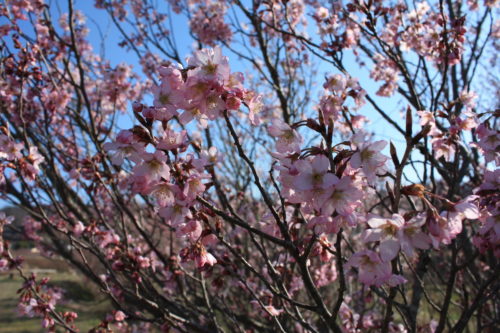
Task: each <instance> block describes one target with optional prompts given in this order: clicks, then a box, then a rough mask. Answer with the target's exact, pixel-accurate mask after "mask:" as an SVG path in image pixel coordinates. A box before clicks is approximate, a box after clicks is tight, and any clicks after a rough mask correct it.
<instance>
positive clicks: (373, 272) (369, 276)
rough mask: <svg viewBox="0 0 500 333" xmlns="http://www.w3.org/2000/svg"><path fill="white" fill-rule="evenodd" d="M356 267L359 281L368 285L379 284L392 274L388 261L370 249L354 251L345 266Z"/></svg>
mask: <svg viewBox="0 0 500 333" xmlns="http://www.w3.org/2000/svg"><path fill="white" fill-rule="evenodd" d="M350 267H356V268H358V277H359V281H360V282H361V283H363V284H366V285H368V286H371V285H375V286H381V285H382V284H383V283H385V282H386V281H388V280H389V279H390V278H391V276H392V271H391V264H390V262H384V261H382V260H381V259H380V257H379V255H378V254H377V253H376V252H374V251H370V250H363V251H360V252H356V253H354V254H353V255H352V257H351V258H350V259H349V261H348V262H347V265H346V268H350Z"/></svg>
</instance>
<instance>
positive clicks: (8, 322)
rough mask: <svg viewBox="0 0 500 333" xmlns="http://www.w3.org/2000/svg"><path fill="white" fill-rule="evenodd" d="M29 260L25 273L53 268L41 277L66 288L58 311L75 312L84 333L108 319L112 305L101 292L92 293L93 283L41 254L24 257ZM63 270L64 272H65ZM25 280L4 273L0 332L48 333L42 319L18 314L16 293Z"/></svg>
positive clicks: (0, 289)
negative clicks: (90, 283)
mask: <svg viewBox="0 0 500 333" xmlns="http://www.w3.org/2000/svg"><path fill="white" fill-rule="evenodd" d="M23 257H26V258H27V260H26V262H25V264H24V265H23V270H25V271H27V272H29V271H30V270H36V269H46V270H47V269H52V267H57V268H58V269H57V270H55V269H53V270H52V271H51V272H49V273H40V274H39V275H38V276H39V277H42V276H48V277H50V282H49V284H50V285H51V286H57V287H60V288H62V289H64V290H65V291H66V292H65V294H64V301H63V302H59V303H58V306H57V310H58V311H75V312H77V313H78V318H77V319H76V321H75V323H76V326H77V328H79V329H80V331H81V332H86V331H88V330H89V329H90V328H92V327H95V326H96V325H97V324H99V322H100V320H101V318H104V316H105V314H106V312H107V311H109V310H110V305H109V303H108V302H107V301H105V300H104V298H103V297H102V296H101V295H99V294H98V292H96V291H93V290H91V289H90V288H89V287H88V286H89V284H88V283H87V282H86V281H84V280H82V279H81V277H80V276H78V275H76V274H74V273H73V272H71V271H70V270H68V269H67V268H66V267H67V266H66V265H65V264H64V263H62V262H60V261H59V262H57V261H53V262H51V260H49V259H46V258H43V257H42V256H40V255H38V254H36V253H35V254H32V253H28V254H23ZM61 267H62V268H63V269H61ZM21 285H22V279H21V278H20V277H19V276H17V275H16V272H14V274H13V276H10V275H9V274H0V333H21V332H26V333H28V332H29V333H31V332H45V330H43V329H42V328H41V326H40V324H41V319H40V318H26V317H20V316H19V315H18V314H17V313H16V308H17V303H18V298H19V296H18V295H17V294H16V291H17V290H18V289H19V288H20V287H21Z"/></svg>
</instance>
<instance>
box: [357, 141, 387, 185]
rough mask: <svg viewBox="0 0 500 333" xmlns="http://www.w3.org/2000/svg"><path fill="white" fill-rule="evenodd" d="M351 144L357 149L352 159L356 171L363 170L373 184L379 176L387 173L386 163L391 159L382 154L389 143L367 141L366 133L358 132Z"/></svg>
mask: <svg viewBox="0 0 500 333" xmlns="http://www.w3.org/2000/svg"><path fill="white" fill-rule="evenodd" d="M351 143H352V145H353V148H355V149H357V151H356V152H355V153H354V155H352V157H351V160H350V162H351V166H352V167H353V168H355V169H357V168H361V169H362V170H363V173H364V174H365V176H366V178H367V179H368V181H369V182H370V183H373V182H374V181H375V177H376V175H377V174H383V173H384V172H386V171H387V168H386V161H387V160H388V159H389V158H388V157H387V156H385V155H383V154H381V153H380V152H381V151H382V149H384V147H385V146H386V145H387V141H383V140H380V141H375V142H370V141H368V140H366V139H365V134H364V133H362V132H358V133H356V134H355V135H354V136H353V137H352V139H351Z"/></svg>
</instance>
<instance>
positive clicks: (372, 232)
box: [363, 214, 405, 261]
mask: <svg viewBox="0 0 500 333" xmlns="http://www.w3.org/2000/svg"><path fill="white" fill-rule="evenodd" d="M367 223H368V225H369V226H370V227H371V229H368V230H366V231H365V232H364V235H363V239H364V241H365V242H374V241H380V246H379V250H380V257H381V258H382V260H383V261H391V260H392V259H394V258H395V257H396V256H397V255H398V252H399V249H400V247H401V244H400V242H399V240H398V233H399V231H400V230H401V229H402V228H403V226H404V224H405V220H404V218H403V217H402V216H401V215H399V214H393V215H392V218H385V217H378V216H373V217H371V218H370V219H368V221H367Z"/></svg>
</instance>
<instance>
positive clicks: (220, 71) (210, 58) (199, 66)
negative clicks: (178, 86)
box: [187, 46, 230, 81]
mask: <svg viewBox="0 0 500 333" xmlns="http://www.w3.org/2000/svg"><path fill="white" fill-rule="evenodd" d="M187 63H188V65H189V66H194V67H196V69H194V70H193V71H190V72H189V74H190V75H192V76H197V77H199V78H202V79H208V80H219V79H221V80H223V81H226V80H228V79H229V73H230V70H229V61H228V58H227V57H225V56H223V55H222V50H221V48H220V47H219V46H216V47H214V48H213V49H201V50H199V51H197V52H195V53H194V54H193V56H192V57H190V58H188V60H187Z"/></svg>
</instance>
